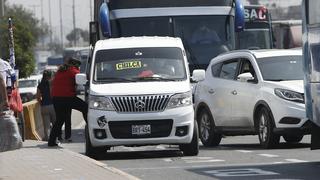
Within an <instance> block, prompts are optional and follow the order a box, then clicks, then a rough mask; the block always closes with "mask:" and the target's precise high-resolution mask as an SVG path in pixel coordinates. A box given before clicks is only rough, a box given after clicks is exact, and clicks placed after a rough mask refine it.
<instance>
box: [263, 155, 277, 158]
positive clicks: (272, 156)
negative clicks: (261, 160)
mask: <svg viewBox="0 0 320 180" xmlns="http://www.w3.org/2000/svg"><path fill="white" fill-rule="evenodd" d="M258 155H259V156H264V157H269V158H274V157H279V155H275V154H258Z"/></svg>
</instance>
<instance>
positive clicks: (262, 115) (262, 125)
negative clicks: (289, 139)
mask: <svg viewBox="0 0 320 180" xmlns="http://www.w3.org/2000/svg"><path fill="white" fill-rule="evenodd" d="M257 118H258V119H257V123H258V124H257V132H258V136H259V141H260V145H261V146H262V147H263V148H266V149H269V148H274V147H275V146H276V145H278V144H279V140H280V136H279V135H276V134H274V132H273V129H274V121H273V116H272V113H271V112H270V111H269V110H268V109H267V108H266V107H262V108H261V109H260V110H259V113H258V115H257Z"/></svg>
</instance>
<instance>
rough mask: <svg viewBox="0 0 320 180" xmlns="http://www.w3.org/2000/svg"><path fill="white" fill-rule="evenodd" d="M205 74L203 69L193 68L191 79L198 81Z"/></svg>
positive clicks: (201, 79) (202, 78)
mask: <svg viewBox="0 0 320 180" xmlns="http://www.w3.org/2000/svg"><path fill="white" fill-rule="evenodd" d="M205 76H206V71H205V70H203V69H195V70H193V72H192V77H191V79H192V81H195V82H199V81H203V80H204V78H205Z"/></svg>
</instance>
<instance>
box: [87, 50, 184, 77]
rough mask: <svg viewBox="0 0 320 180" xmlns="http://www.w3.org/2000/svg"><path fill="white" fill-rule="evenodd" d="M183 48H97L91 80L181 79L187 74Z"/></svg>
mask: <svg viewBox="0 0 320 180" xmlns="http://www.w3.org/2000/svg"><path fill="white" fill-rule="evenodd" d="M182 53H183V52H182V50H181V49H180V48H176V47H146V48H127V49H109V50H100V51H97V53H96V56H95V64H94V75H93V81H94V82H98V83H103V82H106V83H109V82H123V81H135V82H136V81H180V80H185V79H186V78H187V75H186V66H185V63H184V59H183V54H182Z"/></svg>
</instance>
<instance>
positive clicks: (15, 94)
mask: <svg viewBox="0 0 320 180" xmlns="http://www.w3.org/2000/svg"><path fill="white" fill-rule="evenodd" d="M9 106H10V109H11V110H12V111H14V112H22V110H23V106H22V100H21V97H20V93H19V90H18V88H14V89H13V90H12V92H11V97H10V99H9Z"/></svg>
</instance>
